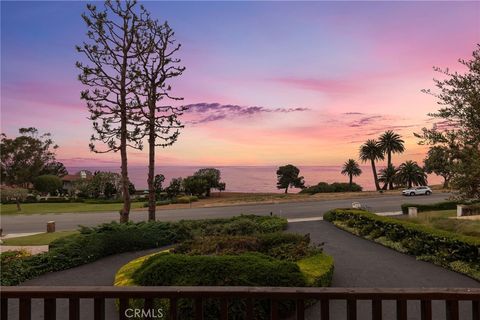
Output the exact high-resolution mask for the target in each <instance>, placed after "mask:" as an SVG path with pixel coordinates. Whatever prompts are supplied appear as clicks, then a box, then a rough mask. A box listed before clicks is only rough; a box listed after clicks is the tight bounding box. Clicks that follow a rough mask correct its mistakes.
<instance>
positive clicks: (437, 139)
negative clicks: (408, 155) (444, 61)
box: [416, 44, 480, 198]
mask: <svg viewBox="0 0 480 320" xmlns="http://www.w3.org/2000/svg"><path fill="white" fill-rule="evenodd" d="M459 62H460V64H461V65H462V66H463V67H465V69H466V71H465V72H464V73H459V72H451V71H450V70H449V69H441V68H438V67H435V68H434V70H435V71H436V72H438V73H440V74H441V77H442V78H443V79H442V80H437V79H434V82H435V86H436V89H437V90H436V91H435V92H433V91H431V90H423V92H425V93H427V94H430V95H432V96H433V97H435V98H436V99H437V103H438V104H439V105H440V106H441V107H440V109H439V110H438V111H437V112H435V113H431V114H429V116H431V117H433V119H438V122H437V123H435V124H434V125H433V127H432V128H423V129H422V132H421V133H417V134H416V136H417V137H418V138H420V139H421V141H420V144H430V145H434V146H442V147H446V148H448V151H449V152H451V154H452V159H453V163H454V165H453V168H452V169H453V170H452V177H451V185H452V187H454V188H457V189H458V190H459V195H460V197H462V198H480V170H479V160H478V159H479V158H480V134H479V132H480V44H478V45H477V47H476V49H475V51H474V52H473V55H472V58H471V59H470V60H464V59H460V60H459Z"/></svg>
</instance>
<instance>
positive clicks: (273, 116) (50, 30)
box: [1, 1, 480, 166]
mask: <svg viewBox="0 0 480 320" xmlns="http://www.w3.org/2000/svg"><path fill="white" fill-rule="evenodd" d="M85 4H86V3H85V2H3V1H2V3H1V108H2V109H1V125H2V132H5V133H6V134H7V135H9V136H14V135H16V132H17V130H18V128H19V127H29V126H34V127H37V128H38V129H39V130H40V131H41V132H51V133H52V135H53V137H54V140H55V141H56V142H57V143H58V145H59V146H60V148H59V151H58V158H59V159H60V160H61V161H62V162H64V163H65V164H66V165H67V166H83V165H84V166H87V165H89V166H91V165H113V164H117V163H119V154H113V153H112V154H94V153H91V152H90V151H89V149H88V143H89V137H90V135H91V134H92V129H91V123H90V121H89V120H88V119H87V117H88V112H87V109H86V107H85V104H84V102H82V101H81V100H80V90H81V89H82V86H81V84H80V83H79V82H78V81H77V80H76V77H77V74H78V71H77V70H76V69H75V66H74V63H75V61H76V60H78V59H79V58H80V56H79V55H78V54H77V53H76V52H75V50H74V46H75V45H76V44H80V43H81V42H82V41H83V40H85V38H86V37H85V32H86V27H85V26H84V23H83V21H82V19H81V17H80V14H81V13H82V12H83V11H84V10H85ZM144 4H145V6H146V8H147V9H148V10H150V11H151V12H152V15H153V16H154V17H156V18H158V19H161V20H168V22H169V23H170V25H171V27H173V29H174V30H175V32H176V37H177V39H178V41H179V42H180V43H181V44H182V50H181V52H180V54H179V57H180V58H182V60H183V61H182V62H183V64H184V65H185V66H186V68H187V70H186V72H185V73H184V75H183V76H182V77H181V78H180V79H178V80H177V81H175V82H174V83H173V86H174V89H173V91H174V93H175V94H176V95H178V96H182V97H184V98H185V100H184V101H183V103H184V104H185V105H189V106H190V110H189V111H188V112H187V114H186V115H185V117H184V121H185V123H186V127H185V129H184V130H183V131H182V134H181V136H180V138H179V141H178V142H177V143H176V144H175V145H174V146H172V147H169V148H166V149H158V156H157V164H159V165H161V164H164V165H165V164H166V165H174V164H182V165H278V164H285V163H294V164H297V165H339V164H341V163H343V162H344V161H345V160H346V159H348V158H350V157H354V158H356V157H357V155H358V148H359V146H360V144H361V143H362V142H363V141H364V140H366V139H368V138H375V137H377V136H378V135H379V134H380V133H381V132H383V131H385V130H388V129H392V130H395V131H397V132H398V133H400V134H401V135H402V136H403V137H404V139H405V140H406V147H407V151H406V152H405V154H403V155H402V156H400V157H396V158H395V161H400V160H405V159H414V160H419V161H421V160H422V159H423V157H424V148H423V147H420V146H418V145H417V140H416V139H415V138H414V137H413V132H416V131H418V130H419V128H421V127H422V126H430V125H431V124H432V122H431V120H430V119H429V118H428V117H427V115H426V114H427V113H428V112H432V111H435V110H436V109H437V105H436V101H435V100H434V98H433V97H431V96H428V95H426V94H423V93H421V92H420V91H421V89H424V88H433V81H432V78H433V77H434V76H436V75H435V73H434V71H433V70H432V67H433V66H440V67H450V68H451V69H454V70H455V69H457V68H458V67H459V64H458V63H457V60H458V58H469V57H470V56H471V52H472V51H473V49H474V48H475V45H476V44H477V43H480V2H395V3H379V2H337V3H334V2H297V3H293V2H257V3H253V2H155V3H153V2H146V3H144ZM98 5H100V3H98ZM458 70H460V71H461V70H462V69H458ZM129 161H130V163H131V164H142V165H144V164H146V161H147V154H146V152H145V151H137V150H130V153H129Z"/></svg>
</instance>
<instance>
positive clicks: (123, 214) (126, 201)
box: [120, 26, 130, 223]
mask: <svg viewBox="0 0 480 320" xmlns="http://www.w3.org/2000/svg"><path fill="white" fill-rule="evenodd" d="M125 28H126V26H125ZM127 54H128V51H124V56H123V64H122V70H121V82H120V110H121V111H120V122H121V125H120V126H121V129H120V157H121V159H122V167H121V172H122V173H121V176H122V177H121V182H122V196H123V208H122V210H121V211H120V222H121V223H125V222H128V219H129V215H130V192H129V190H128V189H129V188H128V187H129V185H130V180H129V179H128V160H127V129H128V128H127V121H128V117H127V90H126V77H127Z"/></svg>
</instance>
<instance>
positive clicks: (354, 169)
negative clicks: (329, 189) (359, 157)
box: [342, 159, 362, 187]
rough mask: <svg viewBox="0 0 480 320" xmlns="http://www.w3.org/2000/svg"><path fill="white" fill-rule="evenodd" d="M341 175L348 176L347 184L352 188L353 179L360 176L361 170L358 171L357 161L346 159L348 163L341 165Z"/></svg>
mask: <svg viewBox="0 0 480 320" xmlns="http://www.w3.org/2000/svg"><path fill="white" fill-rule="evenodd" d="M342 174H343V175H344V176H346V175H348V177H349V178H350V181H349V184H350V187H352V183H353V177H354V176H355V177H358V176H359V175H361V174H362V169H360V166H359V165H358V162H357V161H355V160H354V159H348V161H346V162H345V163H344V164H343V168H342Z"/></svg>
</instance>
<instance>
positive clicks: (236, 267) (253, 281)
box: [133, 253, 305, 286]
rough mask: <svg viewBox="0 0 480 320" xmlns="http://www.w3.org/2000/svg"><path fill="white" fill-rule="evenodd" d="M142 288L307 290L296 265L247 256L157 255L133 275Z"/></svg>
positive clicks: (268, 258)
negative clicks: (209, 287)
mask: <svg viewBox="0 0 480 320" xmlns="http://www.w3.org/2000/svg"><path fill="white" fill-rule="evenodd" d="M133 279H134V280H135V283H137V284H139V285H143V286H175V285H177V286H304V285H305V280H304V278H303V276H302V274H301V272H300V269H299V268H298V266H297V265H296V264H295V263H291V262H286V261H280V260H277V259H273V258H270V257H267V256H265V255H261V254H256V253H248V254H242V255H233V256H231V255H223V256H216V255H212V256H189V255H183V254H170V253H164V254H158V255H155V256H153V257H151V258H149V259H148V260H147V261H145V262H144V264H143V265H142V266H141V267H140V268H139V269H138V270H137V271H135V273H134V274H133Z"/></svg>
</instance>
